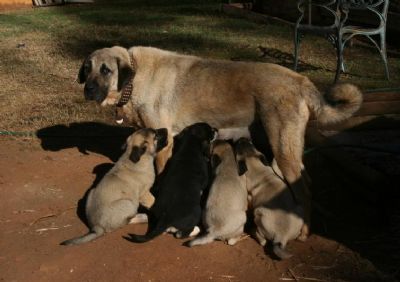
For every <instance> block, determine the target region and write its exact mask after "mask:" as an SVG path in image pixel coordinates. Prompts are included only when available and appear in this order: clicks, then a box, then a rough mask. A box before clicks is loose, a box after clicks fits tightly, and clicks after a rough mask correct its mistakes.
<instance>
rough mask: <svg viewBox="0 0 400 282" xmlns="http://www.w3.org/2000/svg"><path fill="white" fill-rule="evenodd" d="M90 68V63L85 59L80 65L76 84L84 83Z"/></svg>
mask: <svg viewBox="0 0 400 282" xmlns="http://www.w3.org/2000/svg"><path fill="white" fill-rule="evenodd" d="M91 68H92V64H91V63H90V61H88V60H87V59H85V60H84V61H83V63H82V65H81V68H80V69H79V73H78V83H80V84H82V83H85V82H86V79H87V76H88V73H89V72H90V70H91Z"/></svg>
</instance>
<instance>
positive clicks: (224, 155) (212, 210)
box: [187, 140, 247, 247]
mask: <svg viewBox="0 0 400 282" xmlns="http://www.w3.org/2000/svg"><path fill="white" fill-rule="evenodd" d="M211 168H212V170H213V172H214V181H213V183H212V186H211V188H210V192H209V195H208V198H207V204H206V208H205V211H204V214H203V225H204V227H205V229H206V234H205V235H203V236H201V237H199V238H196V239H194V240H192V241H189V242H188V243H187V245H188V246H190V247H192V246H196V245H204V244H207V243H210V242H212V241H214V240H223V241H226V242H227V243H228V244H229V245H234V244H236V243H237V241H238V240H239V239H240V236H241V235H242V234H243V229H244V224H245V223H246V210H247V190H246V179H245V177H244V176H239V174H238V171H237V166H236V160H235V155H234V152H233V148H232V146H231V145H230V144H229V143H228V142H226V141H222V140H216V141H215V142H214V143H213V150H212V155H211Z"/></svg>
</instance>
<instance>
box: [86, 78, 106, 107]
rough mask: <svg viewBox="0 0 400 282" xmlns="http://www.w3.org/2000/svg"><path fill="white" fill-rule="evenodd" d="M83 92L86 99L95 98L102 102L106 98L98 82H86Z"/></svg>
mask: <svg viewBox="0 0 400 282" xmlns="http://www.w3.org/2000/svg"><path fill="white" fill-rule="evenodd" d="M83 93H84V95H85V99H86V100H95V101H96V102H97V103H101V102H103V100H104V99H105V95H103V94H102V91H100V87H99V85H98V83H97V82H86V84H85V88H84V89H83Z"/></svg>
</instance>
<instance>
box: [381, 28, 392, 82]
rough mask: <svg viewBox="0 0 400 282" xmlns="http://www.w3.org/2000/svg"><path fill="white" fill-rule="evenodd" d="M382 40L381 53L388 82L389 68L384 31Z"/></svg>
mask: <svg viewBox="0 0 400 282" xmlns="http://www.w3.org/2000/svg"><path fill="white" fill-rule="evenodd" d="M380 39H381V50H380V53H381V57H382V61H383V65H384V67H385V76H386V79H387V80H390V77H389V67H388V63H387V55H386V36H385V31H383V32H382V33H381V36H380Z"/></svg>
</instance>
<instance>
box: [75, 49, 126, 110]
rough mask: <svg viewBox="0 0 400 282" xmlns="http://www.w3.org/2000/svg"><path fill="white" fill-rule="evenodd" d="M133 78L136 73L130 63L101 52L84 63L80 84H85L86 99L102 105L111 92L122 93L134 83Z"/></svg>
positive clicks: (79, 77)
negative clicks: (131, 82) (129, 84)
mask: <svg viewBox="0 0 400 282" xmlns="http://www.w3.org/2000/svg"><path fill="white" fill-rule="evenodd" d="M102 52H103V53H102ZM133 76H134V71H133V69H132V67H131V66H130V65H129V63H128V62H125V61H124V60H122V59H121V58H118V57H115V56H112V55H110V54H107V53H104V50H100V51H96V52H94V53H93V54H92V55H91V56H89V57H88V58H87V59H85V61H84V62H83V63H82V66H81V68H80V70H79V74H78V82H79V83H85V87H84V96H85V99H86V100H94V101H96V102H97V103H99V104H100V103H102V102H103V101H104V100H105V99H106V98H107V96H108V94H109V92H110V91H112V90H115V91H118V92H121V91H122V90H123V89H124V88H125V86H126V85H127V84H128V83H129V82H130V81H132V79H133ZM113 88H114V89H113Z"/></svg>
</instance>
